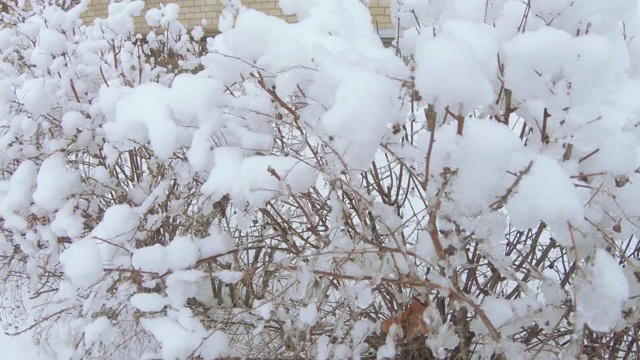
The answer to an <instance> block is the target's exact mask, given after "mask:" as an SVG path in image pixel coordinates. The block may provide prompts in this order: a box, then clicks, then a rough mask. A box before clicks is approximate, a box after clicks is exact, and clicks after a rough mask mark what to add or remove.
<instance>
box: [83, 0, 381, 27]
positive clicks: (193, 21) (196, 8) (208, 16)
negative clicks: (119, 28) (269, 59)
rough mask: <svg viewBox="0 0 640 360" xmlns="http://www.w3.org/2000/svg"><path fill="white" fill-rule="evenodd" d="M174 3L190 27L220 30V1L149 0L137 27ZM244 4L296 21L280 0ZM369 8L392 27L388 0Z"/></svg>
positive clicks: (98, 2)
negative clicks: (149, 15)
mask: <svg viewBox="0 0 640 360" xmlns="http://www.w3.org/2000/svg"><path fill="white" fill-rule="evenodd" d="M110 2H111V0H92V1H91V4H90V5H89V9H88V11H87V12H86V13H85V15H84V16H85V19H86V20H87V21H91V20H92V19H95V18H96V17H104V16H106V14H107V6H108V5H109V3H110ZM169 2H174V3H176V4H178V5H179V6H180V18H179V19H180V21H181V22H182V23H183V24H185V25H186V26H187V27H188V28H192V27H194V26H197V25H201V22H202V19H205V20H206V21H207V26H206V27H205V32H206V33H207V34H215V33H217V32H218V18H219V17H220V12H221V11H222V9H223V5H222V2H221V0H165V1H161V0H146V1H145V3H146V6H145V9H144V11H143V13H142V15H141V16H139V17H138V18H137V19H136V22H135V23H136V29H137V30H138V31H140V32H144V31H145V30H146V29H148V27H147V25H146V22H145V20H144V13H145V12H146V10H148V9H150V8H153V7H158V6H159V5H160V3H165V4H166V3H169ZM242 3H243V4H244V5H245V6H247V7H249V8H253V9H256V10H260V11H262V12H264V13H267V14H269V15H275V16H279V17H282V18H284V19H285V20H287V21H290V22H294V21H296V17H295V16H284V15H283V14H282V10H280V7H279V6H278V0H243V1H242ZM369 9H370V10H371V17H372V20H373V22H374V25H376V26H377V27H378V29H380V30H388V29H391V28H392V27H393V25H392V23H391V17H390V11H389V0H370V6H369Z"/></svg>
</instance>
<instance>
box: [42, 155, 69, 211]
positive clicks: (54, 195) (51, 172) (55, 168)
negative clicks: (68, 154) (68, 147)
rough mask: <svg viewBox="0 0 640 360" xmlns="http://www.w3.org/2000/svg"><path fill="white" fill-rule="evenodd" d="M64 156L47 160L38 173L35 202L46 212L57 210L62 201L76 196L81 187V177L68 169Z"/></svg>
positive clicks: (55, 156) (54, 156)
mask: <svg viewBox="0 0 640 360" xmlns="http://www.w3.org/2000/svg"><path fill="white" fill-rule="evenodd" d="M66 166H67V165H66V161H65V159H64V156H63V155H62V154H55V155H53V156H51V157H49V158H48V159H46V160H45V161H44V162H43V163H42V165H41V166H40V170H39V171H38V177H37V179H36V181H37V187H36V191H35V192H34V193H33V201H34V202H35V203H36V204H37V205H39V206H41V207H43V208H44V209H46V210H49V211H52V210H56V209H57V208H58V207H59V206H60V204H61V203H62V201H64V199H66V198H67V197H69V196H70V195H72V194H74V193H75V192H76V191H77V190H78V189H79V187H80V176H79V174H77V173H76V172H74V171H69V170H67V168H66Z"/></svg>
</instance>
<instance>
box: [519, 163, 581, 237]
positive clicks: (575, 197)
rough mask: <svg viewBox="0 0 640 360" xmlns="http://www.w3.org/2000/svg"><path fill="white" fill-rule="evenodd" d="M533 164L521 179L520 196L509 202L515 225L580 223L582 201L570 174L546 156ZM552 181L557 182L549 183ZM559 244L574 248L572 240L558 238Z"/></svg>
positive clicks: (561, 225)
mask: <svg viewBox="0 0 640 360" xmlns="http://www.w3.org/2000/svg"><path fill="white" fill-rule="evenodd" d="M531 161H533V165H532V167H531V170H530V171H529V173H528V174H527V175H526V176H523V177H522V181H520V184H519V186H518V191H517V194H515V195H514V196H513V197H512V198H511V199H509V201H508V203H507V208H508V210H509V217H510V219H511V221H512V222H513V223H514V224H515V226H516V227H520V228H526V227H529V226H533V225H535V223H536V222H537V221H539V220H542V221H545V222H547V223H551V224H558V226H559V227H566V222H567V221H570V222H579V221H581V219H582V218H583V209H582V204H583V201H582V200H581V197H580V193H579V192H578V191H577V190H576V188H575V187H574V186H573V183H572V182H571V180H570V179H569V176H568V175H567V173H566V172H565V171H564V170H563V169H562V168H561V167H560V165H559V164H558V163H557V162H556V161H555V160H553V159H550V158H548V157H546V156H542V155H540V156H536V157H534V158H533V159H532V160H531ZM522 169H525V167H524V166H523V167H522ZM549 178H553V179H554V181H553V182H550V181H548V179H549ZM585 202H586V201H585ZM563 223H564V224H565V225H563ZM558 241H562V242H563V243H564V244H566V245H568V246H570V245H571V242H570V239H560V238H559V239H558Z"/></svg>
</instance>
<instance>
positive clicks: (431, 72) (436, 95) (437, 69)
mask: <svg viewBox="0 0 640 360" xmlns="http://www.w3.org/2000/svg"><path fill="white" fill-rule="evenodd" d="M482 60H485V61H486V59H482ZM416 87H417V89H418V90H419V91H420V94H421V95H422V97H423V98H424V99H425V100H426V101H427V102H429V103H435V104H436V106H437V107H438V109H441V110H444V104H452V106H455V107H456V108H457V107H458V106H460V105H461V106H463V107H464V108H465V109H467V110H469V109H472V108H474V107H476V106H481V105H486V104H488V103H489V102H491V100H492V99H493V97H494V94H493V87H492V86H491V83H490V82H489V79H487V76H486V75H485V74H484V73H483V71H482V68H481V67H480V64H479V60H478V59H477V58H476V53H475V52H474V48H473V47H472V46H471V45H470V44H469V43H468V42H466V41H463V40H460V39H457V38H453V37H446V36H444V35H443V36H439V37H436V38H428V37H426V35H423V37H422V38H421V41H420V42H419V43H418V48H417V51H416Z"/></svg>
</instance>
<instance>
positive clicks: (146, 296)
mask: <svg viewBox="0 0 640 360" xmlns="http://www.w3.org/2000/svg"><path fill="white" fill-rule="evenodd" d="M130 301H131V305H133V307H135V308H136V309H138V310H140V311H144V312H155V311H160V310H162V309H163V308H164V307H165V306H166V305H167V304H168V303H169V302H168V301H167V299H166V298H164V297H162V295H160V294H155V293H138V294H134V295H133V296H132V297H131V300H130Z"/></svg>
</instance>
